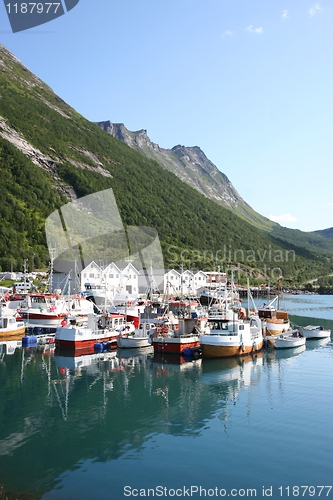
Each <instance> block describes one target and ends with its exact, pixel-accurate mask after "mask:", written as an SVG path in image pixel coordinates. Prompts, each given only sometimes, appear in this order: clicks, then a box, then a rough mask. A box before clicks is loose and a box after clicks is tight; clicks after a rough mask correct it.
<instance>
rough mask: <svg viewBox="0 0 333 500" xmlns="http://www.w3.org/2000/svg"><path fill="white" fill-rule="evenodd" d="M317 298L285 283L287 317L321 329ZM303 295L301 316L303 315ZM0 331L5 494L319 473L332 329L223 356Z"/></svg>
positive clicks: (99, 494) (246, 481)
mask: <svg viewBox="0 0 333 500" xmlns="http://www.w3.org/2000/svg"><path fill="white" fill-rule="evenodd" d="M319 301H320V303H319V304H318V297H316V296H309V297H307V298H306V301H304V297H303V296H293V303H294V306H293V307H292V306H291V305H290V304H289V306H290V307H289V311H290V313H291V314H290V318H291V321H292V323H298V324H301V323H303V324H304V325H309V324H317V323H318V324H322V325H323V326H324V327H325V328H330V327H331V326H332V324H333V308H332V306H331V304H330V301H329V297H325V300H324V299H323V298H321V297H320V298H319ZM309 308H310V309H311V311H312V317H309V316H308V315H304V316H302V315H301V314H302V313H303V312H304V311H305V312H306V311H307V310H308V309H309ZM323 308H325V313H326V316H327V318H326V319H325V318H322V317H321V316H322V309H323ZM295 312H297V315H295V314H294V313H295ZM324 316H325V315H324ZM11 342H12V344H11V345H8V344H6V347H5V342H3V341H2V342H1V351H0V352H1V355H0V376H1V380H2V381H3V383H2V384H1V387H0V402H1V423H2V425H1V434H0V451H1V453H0V467H1V480H0V488H1V489H0V491H1V494H2V495H3V498H8V499H12V498H18V499H20V500H22V499H28V498H29V499H31V498H34V499H43V500H48V499H59V500H64V499H68V498H73V499H74V498H80V499H84V500H85V499H87V500H88V499H90V498H99V499H102V500H104V499H105V500H106V499H110V498H111V499H115V500H118V499H119V498H123V497H125V493H126V492H127V493H129V492H130V491H132V490H133V491H134V489H139V490H142V491H143V490H146V491H148V489H149V488H150V489H151V490H155V488H158V487H159V486H161V485H162V486H164V487H165V488H167V489H168V490H170V491H171V489H179V488H183V487H187V488H188V487H191V486H193V487H195V486H197V487H198V488H199V487H201V488H205V489H206V490H207V491H208V490H209V489H212V488H215V487H217V488H219V489H225V490H226V491H227V492H230V491H231V490H232V489H235V488H238V489H239V490H241V489H247V488H249V489H253V490H254V489H256V490H257V491H258V492H262V488H263V487H265V488H273V490H274V491H275V492H276V493H277V492H278V491H279V490H278V488H280V487H281V488H287V486H288V485H290V484H310V483H311V485H318V484H327V477H330V475H329V470H330V467H331V465H330V458H329V457H330V454H331V451H330V447H329V441H328V440H327V428H329V426H330V421H331V418H332V415H333V407H332V404H331V402H330V399H327V394H328V393H329V391H330V388H331V386H332V382H333V380H332V373H333V370H332V360H333V355H332V354H333V345H332V340H331V338H329V339H319V340H309V341H307V346H306V349H299V348H297V349H288V350H284V349H283V350H278V349H269V350H262V351H261V352H258V353H255V354H252V355H248V356H243V357H230V358H224V359H222V358H220V359H206V358H201V357H200V358H199V359H193V358H192V359H186V357H184V356H175V355H166V354H161V353H154V350H153V348H152V347H151V346H150V347H148V348H147V347H145V348H143V349H118V348H117V347H115V348H114V349H111V350H108V351H104V352H97V353H96V352H95V351H94V349H92V350H91V349H90V351H89V350H87V351H81V350H68V349H65V350H58V349H57V348H56V347H55V346H54V345H53V346H51V345H44V346H43V345H35V346H27V347H23V346H21V345H20V341H13V340H12V341H11ZM15 342H18V343H17V345H15ZM313 401H316V404H315V405H313ZM310 402H311V404H310ZM300 417H301V421H302V425H300ZM318 418H319V419H320V422H321V425H320V426H317V425H313V422H314V421H315V420H316V421H318ZM244 449H245V450H253V453H252V452H251V453H250V451H247V452H245V455H244V460H245V461H246V463H247V466H246V467H245V468H244V469H242V475H241V477H240V475H239V459H240V456H241V455H242V453H241V450H244ZM310 449H311V453H310ZM27 457H29V460H27ZM45 457H47V459H46V460H45ZM250 458H251V459H250ZM295 462H297V468H296V469H295V467H294V464H295ZM185 463H186V470H187V472H186V476H184V473H183V470H184V464H185ZM272 463H274V464H275V465H274V468H272V467H271V464H272ZM18 470H19V471H20V473H19V474H17V471H18ZM147 470H149V474H147ZM258 470H260V473H259V474H258V473H257V472H256V471H258ZM166 471H167V474H166ZM126 488H127V489H126ZM155 491H156V490H155ZM157 491H158V490H157ZM193 492H194V490H193ZM241 493H242V492H241ZM240 496H241V495H240ZM273 498H274V497H273Z"/></svg>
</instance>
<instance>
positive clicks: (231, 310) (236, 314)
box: [200, 279, 263, 358]
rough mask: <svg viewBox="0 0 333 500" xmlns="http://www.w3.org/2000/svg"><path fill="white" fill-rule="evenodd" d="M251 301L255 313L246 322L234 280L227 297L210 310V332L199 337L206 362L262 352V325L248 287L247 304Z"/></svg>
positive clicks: (208, 327) (244, 310)
mask: <svg viewBox="0 0 333 500" xmlns="http://www.w3.org/2000/svg"><path fill="white" fill-rule="evenodd" d="M250 300H252V302H253V306H254V310H253V311H251V314H250V316H249V318H248V319H247V317H246V316H247V315H246V309H245V308H244V307H242V303H241V301H240V299H239V296H238V293H237V290H235V286H234V282H233V279H232V283H231V288H230V290H229V291H228V293H227V294H226V295H225V296H224V297H223V298H222V297H221V299H220V300H219V302H217V303H215V304H213V305H212V306H211V307H210V308H209V309H208V322H207V326H206V329H207V331H206V332H202V333H201V335H200V346H201V351H202V356H203V357H204V358H227V357H231V356H244V355H247V354H254V353H256V352H259V351H261V349H262V347H263V335H262V325H261V320H260V318H259V315H258V312H257V310H256V306H255V304H254V301H253V298H252V295H251V292H250V287H249V286H248V302H250ZM249 309H250V307H249Z"/></svg>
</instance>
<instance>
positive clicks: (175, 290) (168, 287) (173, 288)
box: [163, 269, 181, 295]
mask: <svg viewBox="0 0 333 500" xmlns="http://www.w3.org/2000/svg"><path fill="white" fill-rule="evenodd" d="M180 285H181V277H180V273H179V272H178V271H176V270H175V269H170V271H168V272H166V273H165V274H164V290H163V293H168V294H169V295H178V294H179V293H180V288H181V287H180Z"/></svg>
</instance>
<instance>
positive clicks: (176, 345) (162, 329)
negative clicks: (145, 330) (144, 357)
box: [152, 313, 207, 354]
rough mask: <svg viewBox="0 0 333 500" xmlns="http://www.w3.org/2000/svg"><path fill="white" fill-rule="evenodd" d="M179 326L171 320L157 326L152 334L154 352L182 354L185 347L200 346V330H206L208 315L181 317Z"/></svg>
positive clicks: (193, 314)
mask: <svg viewBox="0 0 333 500" xmlns="http://www.w3.org/2000/svg"><path fill="white" fill-rule="evenodd" d="M177 322H178V328H177V327H176V325H175V324H173V323H172V322H171V321H164V322H163V323H161V324H159V326H157V328H156V331H155V333H154V334H153V335H152V344H153V347H154V352H156V353H164V354H182V353H183V352H184V351H185V349H194V348H198V347H199V346H200V340H199V332H200V331H202V330H204V324H205V323H206V322H207V317H204V316H202V317H197V316H196V314H195V313H192V314H191V315H190V316H183V317H179V318H178V320H177Z"/></svg>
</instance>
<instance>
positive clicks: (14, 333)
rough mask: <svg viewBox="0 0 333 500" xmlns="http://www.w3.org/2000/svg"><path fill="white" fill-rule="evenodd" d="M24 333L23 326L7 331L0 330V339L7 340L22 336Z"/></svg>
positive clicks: (4, 329)
mask: <svg viewBox="0 0 333 500" xmlns="http://www.w3.org/2000/svg"><path fill="white" fill-rule="evenodd" d="M24 333H25V325H23V326H19V327H18V328H13V329H11V330H7V329H6V328H0V339H2V340H5V339H7V338H12V337H18V336H22V335H24Z"/></svg>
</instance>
